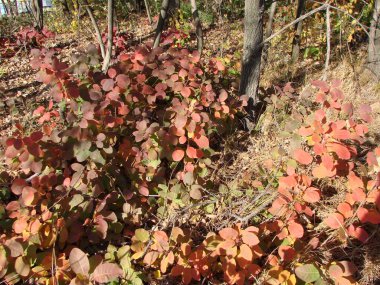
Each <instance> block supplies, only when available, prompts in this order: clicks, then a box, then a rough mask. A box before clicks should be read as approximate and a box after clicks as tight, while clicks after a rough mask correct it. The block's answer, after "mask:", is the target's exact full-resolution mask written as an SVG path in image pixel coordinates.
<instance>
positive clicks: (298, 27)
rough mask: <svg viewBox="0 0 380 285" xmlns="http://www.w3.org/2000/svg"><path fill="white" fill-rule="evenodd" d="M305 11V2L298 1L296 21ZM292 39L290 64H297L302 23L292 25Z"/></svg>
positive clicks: (302, 0) (303, 0)
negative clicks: (293, 31) (293, 32)
mask: <svg viewBox="0 0 380 285" xmlns="http://www.w3.org/2000/svg"><path fill="white" fill-rule="evenodd" d="M304 10H305V0H298V5H297V14H296V19H298V18H299V17H301V16H302V15H303V13H304ZM294 30H295V34H294V38H293V47H292V62H293V63H294V62H297V61H298V58H299V55H300V43H301V34H302V21H299V22H297V23H296V24H295V25H294Z"/></svg>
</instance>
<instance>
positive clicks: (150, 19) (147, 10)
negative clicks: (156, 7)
mask: <svg viewBox="0 0 380 285" xmlns="http://www.w3.org/2000/svg"><path fill="white" fill-rule="evenodd" d="M144 4H145V9H146V14H147V15H148V21H149V25H152V23H153V20H152V16H151V15H150V8H149V3H148V0H144Z"/></svg>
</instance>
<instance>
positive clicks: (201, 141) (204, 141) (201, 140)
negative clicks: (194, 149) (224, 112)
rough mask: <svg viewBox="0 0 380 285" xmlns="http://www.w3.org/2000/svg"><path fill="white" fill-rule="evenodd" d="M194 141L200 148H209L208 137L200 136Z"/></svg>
mask: <svg viewBox="0 0 380 285" xmlns="http://www.w3.org/2000/svg"><path fill="white" fill-rule="evenodd" d="M193 140H194V142H195V143H196V144H197V145H198V146H199V147H200V148H208V147H209V140H208V138H207V137H206V136H203V135H198V136H196V137H194V138H193Z"/></svg>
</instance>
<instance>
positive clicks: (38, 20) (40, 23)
mask: <svg viewBox="0 0 380 285" xmlns="http://www.w3.org/2000/svg"><path fill="white" fill-rule="evenodd" d="M32 13H33V17H34V21H35V24H34V27H35V28H36V29H37V30H38V31H42V29H43V27H44V13H43V4H42V0H32Z"/></svg>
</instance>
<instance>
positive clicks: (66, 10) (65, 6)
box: [61, 0, 71, 19]
mask: <svg viewBox="0 0 380 285" xmlns="http://www.w3.org/2000/svg"><path fill="white" fill-rule="evenodd" d="M61 5H62V11H63V14H64V15H65V16H66V17H67V18H68V19H71V12H70V9H69V5H68V4H67V0H61Z"/></svg>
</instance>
